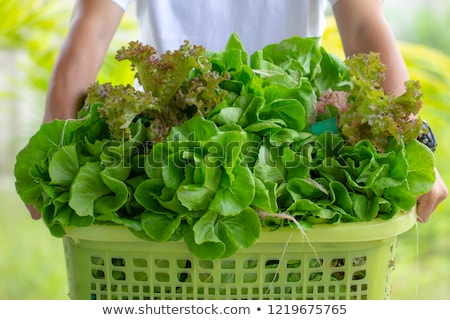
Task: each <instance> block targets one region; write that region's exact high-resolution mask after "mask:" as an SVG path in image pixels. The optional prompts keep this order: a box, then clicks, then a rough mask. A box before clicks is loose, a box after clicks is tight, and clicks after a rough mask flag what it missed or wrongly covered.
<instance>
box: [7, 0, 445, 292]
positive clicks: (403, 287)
mask: <svg viewBox="0 0 450 320" xmlns="http://www.w3.org/2000/svg"><path fill="white" fill-rule="evenodd" d="M400 2H402V1H400ZM422 2H424V1H422ZM435 2H436V3H439V5H440V7H439V10H436V7H433V6H430V5H428V2H427V3H425V2H424V5H423V7H422V6H420V5H417V6H416V7H415V8H416V9H415V10H414V11H412V12H411V14H410V15H409V18H412V20H413V21H414V24H413V25H409V26H408V25H407V24H404V25H402V23H399V21H398V20H397V19H396V18H397V17H399V13H400V12H401V11H398V12H397V11H395V10H394V9H395V8H392V9H391V10H390V11H387V17H388V20H392V21H393V22H397V23H393V26H394V27H395V29H394V31H395V33H396V35H397V38H398V39H399V45H400V47H401V50H402V53H403V55H404V58H405V60H406V62H407V65H408V68H409V70H410V74H411V77H412V78H413V79H417V80H420V82H421V84H422V92H423V94H424V96H423V102H424V108H423V110H422V111H421V116H422V118H423V119H426V120H427V121H428V122H429V124H430V125H431V126H432V128H433V130H434V133H435V135H436V136H437V139H438V141H439V147H438V150H437V151H436V162H437V166H438V168H439V170H440V172H441V175H442V176H443V178H444V180H445V181H446V182H447V185H450V167H449V166H448V165H447V162H448V159H449V158H450V149H449V148H448V146H449V145H450V141H449V139H450V126H449V124H450V110H449V108H448V104H449V102H450V57H449V55H450V45H449V42H448V36H447V37H445V36H443V33H445V32H447V31H446V30H449V29H448V28H445V27H444V26H445V25H447V26H448V24H449V22H448V20H447V19H445V18H444V17H442V18H441V15H442V13H443V12H447V13H448V12H450V3H448V2H446V1H435ZM403 3H405V1H403ZM72 4H73V1H67V2H66V1H44V0H22V1H9V2H7V3H5V4H3V5H2V6H0V16H1V17H2V19H0V70H1V78H0V106H1V107H0V130H1V137H2V139H1V140H0V148H1V150H2V151H1V152H0V162H1V166H0V226H1V231H0V283H1V285H0V299H68V295H67V290H68V289H67V281H66V269H65V260H64V252H63V247H62V241H61V240H60V239H56V238H53V237H51V236H50V234H49V232H48V231H47V229H46V228H45V226H44V225H43V224H42V223H41V222H40V221H33V220H32V219H31V218H30V217H29V214H28V211H27V210H26V209H25V207H24V205H23V203H22V202H21V200H20V199H19V197H18V196H17V194H16V192H15V189H14V177H13V167H14V163H15V155H16V154H17V152H18V151H19V150H20V149H21V148H22V147H23V146H24V145H25V143H26V142H27V139H28V138H29V137H30V136H31V135H32V134H34V133H35V132H36V131H37V130H38V128H39V126H40V123H41V119H42V115H43V108H44V107H43V106H44V99H45V91H46V86H47V82H48V78H49V76H50V71H51V68H52V65H53V63H54V61H55V59H56V56H57V53H58V50H59V47H60V45H61V43H62V40H63V38H64V36H65V33H66V31H67V27H68V22H69V18H70V13H71V8H72V7H71V6H72ZM442 6H443V7H442ZM411 15H414V17H411ZM439 19H441V20H439ZM439 21H440V22H439ZM402 26H403V28H402ZM436 34H438V35H440V36H437V37H436V36H435V35H436ZM137 37H138V33H137V25H136V21H135V20H134V15H133V11H132V8H131V9H130V11H129V12H127V13H126V15H125V17H124V19H123V21H122V24H121V25H120V27H119V31H118V32H117V34H116V36H115V38H114V40H113V42H112V44H111V47H110V51H109V53H108V55H107V58H106V59H105V63H104V66H103V68H102V70H101V72H100V74H99V78H98V80H99V81H100V82H112V83H119V82H127V83H132V81H133V80H132V73H131V71H130V68H129V65H127V64H126V63H124V62H117V61H115V59H114V55H115V52H116V50H117V49H119V48H120V47H121V46H123V45H126V44H127V43H128V41H131V40H135V39H137ZM446 39H447V40H446ZM323 45H324V47H325V48H326V49H327V50H329V51H331V52H335V53H336V54H338V55H340V56H342V49H341V46H340V40H339V36H338V34H337V31H336V26H335V24H334V20H333V18H332V17H330V19H329V23H328V28H327V31H326V33H325V35H324V40H323ZM449 211H450V202H449V201H448V200H447V201H445V202H444V203H443V204H441V205H440V206H439V208H438V209H437V210H436V212H435V213H434V215H433V216H432V217H431V219H430V221H429V222H428V223H427V224H418V225H416V227H415V228H413V229H411V230H410V231H408V232H407V233H406V234H403V235H401V236H400V237H399V244H398V248H397V254H396V270H395V271H394V273H393V276H392V296H391V298H392V299H406V300H409V299H433V300H440V299H450V271H449V270H450V212H449Z"/></svg>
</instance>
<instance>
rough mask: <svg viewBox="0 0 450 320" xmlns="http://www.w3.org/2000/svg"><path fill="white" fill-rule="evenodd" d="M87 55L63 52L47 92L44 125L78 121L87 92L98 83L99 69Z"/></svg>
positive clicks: (97, 64)
mask: <svg viewBox="0 0 450 320" xmlns="http://www.w3.org/2000/svg"><path fill="white" fill-rule="evenodd" d="M86 55H87V53H76V54H73V53H70V52H69V51H68V50H67V51H66V50H64V49H63V51H62V52H61V55H60V57H59V59H58V62H57V63H56V64H55V67H54V71H53V73H52V76H51V79H50V82H49V86H48V90H47V97H46V104H45V114H44V122H47V121H51V120H53V119H70V118H75V117H76V114H77V111H78V109H79V107H80V106H81V104H82V101H83V98H84V95H85V93H86V89H87V87H88V86H89V84H91V83H93V82H94V81H95V79H96V76H97V73H98V70H99V67H100V65H99V63H98V62H97V63H94V62H93V61H89V59H88V57H87V56H86Z"/></svg>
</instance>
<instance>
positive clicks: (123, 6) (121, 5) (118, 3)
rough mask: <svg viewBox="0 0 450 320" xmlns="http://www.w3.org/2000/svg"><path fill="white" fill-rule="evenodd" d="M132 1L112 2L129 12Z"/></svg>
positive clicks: (120, 0) (117, 0)
mask: <svg viewBox="0 0 450 320" xmlns="http://www.w3.org/2000/svg"><path fill="white" fill-rule="evenodd" d="M131 1H132V0H112V2H114V3H115V4H117V5H118V6H119V7H121V8H122V10H123V11H126V10H127V8H128V5H129V4H130V2H131Z"/></svg>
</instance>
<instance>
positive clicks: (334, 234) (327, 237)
mask: <svg viewBox="0 0 450 320" xmlns="http://www.w3.org/2000/svg"><path fill="white" fill-rule="evenodd" d="M416 223H417V219H416V215H415V214H413V213H412V212H408V213H402V212H401V213H397V214H396V215H395V216H394V217H393V218H391V219H388V220H383V219H380V218H377V219H374V220H372V221H358V222H346V223H341V224H334V225H332V224H317V225H314V226H313V227H312V228H311V229H307V230H303V231H301V230H298V229H294V228H289V227H285V228H281V229H277V230H275V231H270V230H269V229H268V228H264V227H263V228H261V233H260V237H259V238H258V240H257V242H259V243H264V242H266V243H269V242H270V243H273V242H286V241H289V242H299V243H306V242H317V243H334V242H362V241H377V240H383V239H390V238H393V237H396V236H398V235H400V234H402V233H405V232H407V231H408V230H410V229H411V228H412V227H413V226H414V225H415V224H416ZM64 237H68V238H72V239H73V240H75V241H78V240H87V241H102V242H148V241H146V240H143V239H140V238H138V237H137V236H135V235H134V234H133V233H132V232H131V231H130V230H129V229H128V228H127V227H125V226H119V225H98V224H94V225H91V226H88V227H67V228H66V235H65V236H64ZM180 242H184V240H180Z"/></svg>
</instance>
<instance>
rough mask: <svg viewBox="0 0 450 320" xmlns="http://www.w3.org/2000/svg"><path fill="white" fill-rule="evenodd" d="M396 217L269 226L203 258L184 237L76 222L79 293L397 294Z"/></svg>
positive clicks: (404, 226) (74, 283)
mask: <svg viewBox="0 0 450 320" xmlns="http://www.w3.org/2000/svg"><path fill="white" fill-rule="evenodd" d="M414 224H415V217H414V215H412V214H399V215H397V216H396V217H394V218H393V219H391V220H384V221H383V220H379V219H377V220H374V221H371V222H355V223H345V224H340V225H316V226H314V228H313V229H312V230H308V231H306V234H307V238H308V241H307V239H306V238H305V237H304V236H303V235H302V234H301V232H300V231H299V230H295V229H289V228H285V229H283V230H277V231H274V232H270V231H268V230H263V231H262V233H261V237H260V239H259V240H258V241H257V242H256V243H255V244H254V245H253V246H251V247H250V248H248V249H243V250H240V251H238V252H237V253H235V254H234V255H233V256H231V257H229V258H225V259H220V260H201V259H199V258H197V257H196V256H194V255H192V254H191V253H190V252H189V251H188V250H187V247H186V245H185V244H184V242H183V241H178V242H163V243H154V242H148V241H144V240H140V239H138V238H136V237H135V236H134V235H132V234H131V233H130V232H129V231H128V230H127V229H126V228H124V227H115V226H91V227H86V228H74V229H70V230H68V234H67V235H66V236H65V238H64V248H65V255H66V262H67V273H68V282H69V289H70V293H69V296H70V298H71V299H96V300H97V299H102V300H103V299H130V300H131V299H165V300H169V299H170V300H172V299H183V300H186V299H211V300H212V299H220V300H224V299H271V300H277V299H285V300H287V299H327V300H332V299H341V300H342V299H389V296H390V291H391V288H390V287H391V278H390V275H391V271H392V270H393V267H394V254H395V247H396V241H397V236H398V235H399V234H402V233H404V232H406V231H408V230H409V229H410V228H411V227H412V226H413V225H414Z"/></svg>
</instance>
